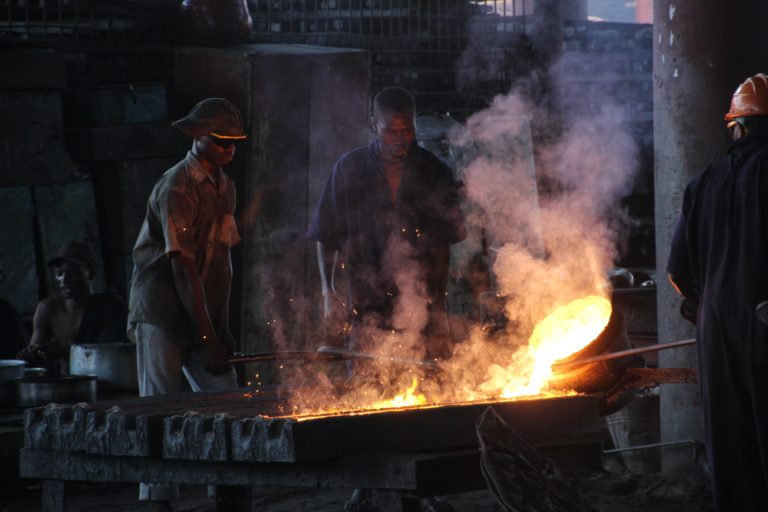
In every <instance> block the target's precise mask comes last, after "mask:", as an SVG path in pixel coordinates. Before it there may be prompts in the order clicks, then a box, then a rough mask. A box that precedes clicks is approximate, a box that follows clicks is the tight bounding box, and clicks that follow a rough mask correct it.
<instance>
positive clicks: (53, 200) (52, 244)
mask: <svg viewBox="0 0 768 512" xmlns="http://www.w3.org/2000/svg"><path fill="white" fill-rule="evenodd" d="M33 193H34V197H35V210H36V212H37V222H38V227H39V229H40V243H41V245H42V248H43V258H44V260H43V261H48V260H49V259H50V258H52V257H53V256H54V255H55V254H56V252H57V251H58V250H59V248H60V247H61V246H62V245H64V244H65V243H66V242H68V241H70V240H80V241H83V242H86V243H88V244H89V245H90V246H91V248H92V250H93V256H94V257H95V258H96V261H97V263H98V268H97V269H96V277H95V278H94V280H93V284H94V288H95V289H97V290H99V289H104V265H103V264H102V262H103V261H104V260H103V258H102V255H101V241H100V239H99V227H98V222H97V215H96V204H95V202H94V195H93V185H92V183H91V181H90V179H81V180H79V181H75V182H72V183H65V184H62V185H50V186H42V185H41V186H36V187H34V189H33ZM46 280H47V283H48V290H57V289H58V288H57V286H56V283H55V281H54V280H53V276H52V275H51V273H50V272H47V273H46Z"/></svg>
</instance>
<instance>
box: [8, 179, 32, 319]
mask: <svg viewBox="0 0 768 512" xmlns="http://www.w3.org/2000/svg"><path fill="white" fill-rule="evenodd" d="M33 218H34V216H33V206H32V193H31V191H30V189H29V188H28V187H10V188H3V189H0V297H3V298H4V299H6V300H7V301H9V302H10V303H11V304H13V306H14V307H15V308H16V309H17V310H18V311H19V312H21V313H32V312H33V311H34V310H35V307H36V306H37V301H38V286H39V284H38V277H37V267H36V258H35V240H34V228H33V223H32V219H33Z"/></svg>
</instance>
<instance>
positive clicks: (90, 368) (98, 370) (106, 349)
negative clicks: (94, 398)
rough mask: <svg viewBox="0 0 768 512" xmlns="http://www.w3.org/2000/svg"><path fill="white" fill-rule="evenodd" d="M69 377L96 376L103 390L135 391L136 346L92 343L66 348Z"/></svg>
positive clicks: (136, 379) (132, 344) (136, 387)
mask: <svg viewBox="0 0 768 512" xmlns="http://www.w3.org/2000/svg"><path fill="white" fill-rule="evenodd" d="M69 373H70V375H95V376H96V377H97V378H98V379H99V386H100V387H101V388H102V389H112V390H136V389H138V387H139V383H138V378H137V377H136V345H135V344H134V343H93V344H82V345H72V346H71V347H70V349H69Z"/></svg>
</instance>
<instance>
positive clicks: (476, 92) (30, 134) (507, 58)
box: [0, 0, 654, 325]
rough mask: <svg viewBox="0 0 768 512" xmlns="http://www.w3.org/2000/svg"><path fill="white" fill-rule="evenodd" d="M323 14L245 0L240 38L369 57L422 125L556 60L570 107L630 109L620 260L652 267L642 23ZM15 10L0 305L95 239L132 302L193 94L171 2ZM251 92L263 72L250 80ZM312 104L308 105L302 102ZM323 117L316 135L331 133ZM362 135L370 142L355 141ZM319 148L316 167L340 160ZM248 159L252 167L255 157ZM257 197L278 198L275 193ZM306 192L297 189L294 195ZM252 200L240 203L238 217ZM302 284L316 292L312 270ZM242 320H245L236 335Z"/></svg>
mask: <svg viewBox="0 0 768 512" xmlns="http://www.w3.org/2000/svg"><path fill="white" fill-rule="evenodd" d="M319 5H320V7H317V8H316V6H314V4H313V5H310V4H300V3H293V4H290V5H289V4H287V3H280V4H275V3H273V2H261V1H252V2H249V6H250V8H251V13H252V16H253V20H254V30H253V32H252V33H251V34H250V37H249V40H248V41H249V42H254V43H267V42H274V43H289V42H290V43H309V44H315V45H322V46H341V47H347V48H362V49H366V50H368V52H369V55H370V92H371V93H375V92H376V91H377V90H378V89H380V88H381V87H384V86H388V85H400V86H404V87H408V88H410V89H412V90H413V91H414V92H415V94H416V97H417V103H418V106H419V111H420V112H419V113H420V114H431V113H439V114H444V113H446V112H449V113H450V114H451V115H452V116H453V118H454V119H457V120H462V119H464V118H466V117H467V116H468V115H470V114H471V113H472V112H475V111H477V110H479V109H481V108H483V107H485V106H486V105H488V104H489V103H490V101H491V100H492V98H493V97H494V96H495V95H496V94H498V93H504V92H507V91H508V90H509V89H510V87H512V86H514V85H515V84H516V83H520V82H522V81H524V80H526V79H529V78H530V77H531V76H540V75H542V73H545V74H546V73H548V72H549V66H550V65H551V64H553V63H554V62H558V61H559V62H560V64H559V65H558V66H557V67H555V74H556V75H557V77H556V78H557V80H558V81H559V82H558V83H559V84H560V87H562V88H563V90H561V91H560V92H565V93H566V94H562V95H561V96H563V97H564V98H566V101H565V102H564V105H563V106H564V107H565V108H569V109H574V108H578V109H590V108H595V107H597V106H596V105H589V104H587V103H584V102H580V100H581V99H583V98H588V97H589V98H594V97H599V95H600V94H606V95H610V96H611V97H612V98H614V99H616V100H617V101H620V102H622V103H624V104H625V105H626V106H628V107H629V109H630V111H631V112H632V119H631V120H630V122H631V124H632V127H633V131H634V133H635V134H636V138H637V140H638V142H639V144H640V147H641V156H642V158H641V164H640V166H641V169H640V171H639V174H638V175H639V178H638V181H637V186H636V188H635V192H634V193H633V194H631V195H630V196H629V197H628V198H627V200H626V208H627V210H628V211H629V213H630V214H631V215H632V216H633V217H635V218H636V219H637V225H636V227H635V228H633V229H632V232H631V233H628V234H627V239H628V240H629V242H628V243H627V246H626V247H625V250H624V252H623V253H622V254H623V256H622V260H623V261H620V262H619V264H624V265H632V266H643V267H651V266H653V265H654V249H653V222H652V218H653V216H652V211H653V193H652V179H651V177H652V171H651V159H650V157H649V156H648V155H650V154H651V152H652V133H651V109H652V106H651V99H650V96H651V93H650V91H651V76H650V74H651V69H650V45H651V42H650V27H649V26H647V25H638V24H633V23H596V22H590V21H587V20H586V14H587V9H586V3H585V2H564V3H561V2H559V1H557V0H541V1H539V2H533V1H530V0H529V1H525V2H524V1H515V2H501V1H499V2H495V1H489V2H486V3H484V4H477V3H470V2H466V1H460V0H439V1H433V2H428V3H427V2H421V1H419V0H399V1H397V2H389V1H387V2H384V3H383V4H382V3H380V2H357V3H355V2H354V1H350V2H343V3H339V2H334V1H329V2H322V3H319ZM536 5H538V6H539V7H538V8H536ZM385 7H386V8H385ZM6 12H7V14H8V24H7V26H8V27H10V28H9V29H7V30H3V31H0V70H1V71H2V72H0V115H2V116H3V118H4V119H6V120H7V121H6V123H4V124H3V126H2V127H0V130H1V131H0V134H1V135H2V144H0V170H1V171H2V172H0V195H2V197H4V198H5V200H4V201H2V202H0V203H2V206H0V208H4V211H3V213H4V215H0V218H3V219H9V220H7V221H4V223H0V238H2V239H3V240H4V242H3V243H2V244H0V295H2V296H3V297H6V298H8V299H9V300H11V301H12V302H13V303H14V304H15V305H16V306H17V308H19V309H20V310H21V312H22V313H23V314H24V315H26V317H27V318H29V315H30V314H31V313H32V311H33V308H34V305H35V303H36V302H37V300H38V299H39V298H41V297H44V296H46V295H47V294H49V293H51V292H53V291H54V287H53V286H52V283H51V282H50V279H49V277H48V273H47V272H46V269H45V267H44V262H45V261H46V260H47V259H48V258H49V257H50V255H51V254H52V253H53V252H54V251H55V250H56V248H57V247H58V245H60V244H61V243H62V242H63V241H64V240H67V239H70V238H80V239H86V240H88V241H89V242H90V243H92V245H93V246H94V247H95V249H96V250H97V253H98V254H99V258H100V261H101V263H102V270H101V272H100V274H99V278H98V281H97V285H98V286H99V287H103V286H107V287H113V288H115V289H117V290H118V291H119V292H121V293H123V294H125V293H126V291H127V284H128V280H129V278H130V271H131V260H130V250H131V247H132V245H133V242H134V241H135V237H136V234H137V233H138V229H139V226H140V222H141V219H142V217H143V214H144V208H145V203H146V199H147V197H148V194H149V191H150V190H151V187H152V185H153V183H154V182H155V181H156V179H157V178H158V177H159V175H160V174H161V173H162V172H163V171H164V170H165V169H167V168H168V166H169V165H170V164H172V163H173V162H175V161H177V160H178V159H180V158H181V157H182V156H183V155H184V153H185V152H186V151H187V149H188V147H189V145H190V142H189V141H188V140H186V139H184V138H183V137H182V136H181V135H180V134H179V133H177V132H176V131H175V130H174V129H173V128H172V127H171V126H170V123H169V121H170V120H172V119H174V118H176V117H179V116H181V115H183V114H184V113H185V112H186V109H188V108H189V106H190V105H191V104H192V103H193V99H195V98H192V95H194V94H192V93H193V92H195V91H196V90H195V88H194V87H190V80H191V79H190V78H189V77H188V76H187V75H179V73H178V68H177V66H176V63H178V60H177V59H176V58H175V56H176V55H178V53H175V52H176V51H177V48H179V47H180V46H183V45H185V44H187V43H188V41H184V39H183V38H182V36H181V33H180V30H179V24H178V5H177V4H176V3H174V2H167V1H162V0H143V1H141V2H136V1H128V0H124V1H122V0H116V1H106V0H105V1H93V2H79V1H76V2H69V3H66V4H61V5H59V4H57V5H56V6H48V4H47V3H43V4H35V5H34V6H33V5H30V4H29V3H26V4H24V5H21V4H14V6H11V7H8V9H7V11H6ZM561 57H562V58H561ZM207 70H208V69H207V68H206V67H205V66H202V67H201V68H200V70H199V72H200V73H201V74H205V73H206V71H207ZM211 76H213V75H211ZM303 78H304V79H305V80H308V77H303ZM259 80H264V83H269V81H270V80H271V78H270V77H269V76H264V77H263V78H262V77H254V78H253V81H254V83H255V82H257V81H259ZM306 83H307V86H308V87H310V86H311V87H310V89H312V87H315V86H314V85H312V84H311V82H306ZM239 85H241V84H233V83H230V84H229V86H230V89H232V87H234V88H235V89H237V87H238V86H239ZM310 89H307V90H308V91H310ZM197 91H198V92H200V93H202V90H197ZM287 91H288V90H286V92H287ZM310 92H311V91H310ZM324 92H325V91H324ZM226 94H228V95H229V94H232V95H235V96H237V95H238V94H239V96H238V98H239V99H238V100H235V101H236V102H237V101H239V102H241V103H242V105H243V106H244V107H243V108H246V110H249V109H250V107H247V106H246V105H245V103H244V102H245V96H244V93H242V92H240V93H238V92H237V91H235V90H234V89H232V90H231V91H229V90H228V91H227V92H226ZM198 95H199V94H198ZM569 98H570V100H569ZM320 100H321V98H318V97H317V95H315V96H314V97H311V96H308V95H304V96H303V97H302V100H301V101H302V102H303V101H308V102H313V101H314V102H318V101H320ZM571 100H579V101H571ZM318 104H320V103H318ZM249 111H250V110H249ZM317 119H320V118H317ZM317 123H319V124H324V123H333V120H332V119H330V118H328V119H323V123H320V122H319V121H318V122H317ZM317 123H316V124H314V125H312V126H313V128H312V132H313V133H317V132H318V131H319V130H322V127H320V126H319V124H317ZM361 123H362V124H363V126H362V127H361V129H362V130H366V127H365V126H364V120H363V121H361ZM366 137H367V133H366V132H364V131H363V132H361V135H360V140H364V139H365V138H366ZM315 147H320V146H318V145H317V144H316V145H315ZM326 150H327V152H328V151H330V152H328V153H327V154H324V156H323V158H322V159H321V160H323V161H326V160H328V161H331V160H332V159H333V158H334V156H335V154H336V153H338V152H340V150H339V149H338V148H336V147H335V146H330V147H328V148H326ZM331 153H333V154H331ZM250 165H251V166H252V167H251V168H250V169H249V170H250V171H254V172H257V171H258V166H259V161H258V159H255V160H251V163H250ZM246 172H248V171H247V170H246V169H245V168H243V169H239V170H238V169H235V171H234V177H235V179H236V180H237V181H238V185H239V188H240V193H241V195H242V194H244V193H245V191H246V190H248V185H247V182H246V180H245V173H246ZM315 188H316V187H315ZM302 190H303V189H302ZM308 190H310V192H311V193H315V192H316V190H314V188H312V187H310V189H308ZM262 193H263V194H266V195H267V196H269V195H270V189H269V188H268V187H266V188H264V190H263V191H262ZM285 193H287V192H284V191H283V192H280V194H285ZM297 193H298V192H297ZM311 193H310V194H309V195H308V194H307V193H305V192H301V195H302V196H303V197H304V199H302V201H303V202H306V201H307V199H306V198H308V197H310V195H311ZM241 198H243V197H242V196H241ZM243 199H244V198H243ZM247 206H248V203H247V201H244V200H243V201H241V202H240V208H241V211H240V212H239V215H241V216H242V215H244V214H245V213H246V212H245V210H244V208H246V207H247ZM279 220H280V219H278V218H275V219H274V221H275V222H278V221H279ZM246 245H247V243H246ZM244 258H245V255H244V253H243V249H238V250H236V251H235V262H236V265H237V267H238V268H236V273H238V274H239V275H244V274H245V269H244V268H243V265H244V263H243V262H244ZM304 259H305V260H307V258H306V257H305V258H304ZM307 261H308V260H307ZM307 265H309V264H307ZM307 268H308V267H307ZM306 272H308V270H307V271H305V278H306V279H307V282H308V283H309V282H310V281H312V280H313V277H314V276H309V275H307V274H306ZM238 286H241V284H238ZM236 292H237V293H236V295H237V296H238V297H242V296H244V295H243V294H242V293H240V292H241V291H240V290H236ZM243 293H244V292H243ZM257 295H258V294H257ZM263 298H264V297H259V296H254V297H252V300H253V301H254V302H258V301H260V300H263ZM237 300H238V299H236V301H237ZM243 303H245V301H243ZM247 314H248V313H247V312H245V311H242V310H236V311H235V312H234V315H235V316H236V318H235V325H243V322H242V320H243V318H244V317H245V316H246V315H247Z"/></svg>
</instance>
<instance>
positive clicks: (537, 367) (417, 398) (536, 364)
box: [291, 295, 612, 419]
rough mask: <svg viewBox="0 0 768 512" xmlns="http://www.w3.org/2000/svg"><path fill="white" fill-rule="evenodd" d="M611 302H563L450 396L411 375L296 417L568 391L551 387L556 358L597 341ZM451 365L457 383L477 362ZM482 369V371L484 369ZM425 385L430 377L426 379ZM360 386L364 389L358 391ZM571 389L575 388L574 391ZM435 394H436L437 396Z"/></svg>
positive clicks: (298, 410)
mask: <svg viewBox="0 0 768 512" xmlns="http://www.w3.org/2000/svg"><path fill="white" fill-rule="evenodd" d="M611 309H612V308H611V302H610V301H609V300H608V299H606V298H604V297H600V296H597V295H589V296H586V297H583V298H581V299H576V300H573V301H571V302H569V303H568V304H565V305H563V306H560V307H558V308H556V309H555V310H554V311H552V312H551V313H550V314H549V315H547V316H546V317H545V318H544V319H543V320H541V321H540V322H539V323H538V324H536V327H535V328H534V329H533V332H532V333H531V335H530V337H529V338H528V344H527V345H526V346H523V347H521V348H520V349H518V352H516V353H515V354H513V355H512V357H511V359H512V361H511V362H510V361H509V360H508V361H507V363H508V365H507V366H506V367H502V366H501V365H499V364H495V363H494V364H490V366H488V367H487V369H486V373H485V374H486V378H485V380H484V381H483V382H482V383H480V384H479V386H478V385H477V384H475V386H476V387H472V388H464V389H465V393H463V398H462V397H461V395H462V394H459V395H456V394H453V395H451V397H450V398H448V399H447V400H446V398H447V397H442V396H439V395H441V393H432V392H427V395H429V396H427V395H425V394H424V393H422V392H419V391H417V389H418V388H419V380H418V379H417V377H415V376H414V377H412V379H411V384H410V386H409V387H408V388H407V389H406V390H405V391H404V392H403V393H401V394H398V395H396V396H394V398H391V399H386V400H370V397H369V399H368V400H365V399H363V396H364V395H358V396H355V394H354V393H352V394H351V395H349V396H345V397H342V398H341V400H340V402H337V403H336V404H333V405H331V404H328V403H326V405H325V406H322V405H315V406H313V405H310V406H309V407H307V406H306V405H305V406H304V407H298V408H295V409H294V413H293V414H291V416H293V417H296V418H297V419H310V418H314V417H322V416H328V415H337V414H343V415H346V414H365V413H366V411H367V412H368V413H370V412H372V411H375V410H381V409H403V408H411V407H435V406H437V405H439V404H440V403H443V404H446V403H454V404H455V403H467V402H476V401H488V400H500V399H502V400H503V399H513V398H518V397H534V396H538V397H539V398H542V397H548V396H555V395H563V394H569V392H568V391H567V390H554V391H550V390H548V389H547V386H548V384H549V381H550V380H551V378H552V363H554V362H555V361H558V360H560V359H564V358H566V357H568V356H570V355H572V354H574V353H576V352H578V351H580V350H582V349H583V348H584V347H586V346H587V345H589V344H590V343H592V342H593V341H594V340H595V339H596V338H597V337H598V336H599V335H600V333H602V332H603V330H604V329H605V327H606V326H607V325H608V321H609V320H610V316H611ZM454 363H455V365H454V366H452V367H450V366H449V367H445V368H444V370H445V375H447V376H448V377H449V378H448V379H447V380H448V381H450V380H454V381H455V382H458V381H459V380H460V377H461V374H464V373H470V372H472V370H473V368H472V367H471V366H472V365H471V364H470V365H465V364H463V363H462V361H461V359H459V360H458V361H454ZM481 371H482V370H481ZM424 384H426V382H425V383H424ZM358 391H359V390H358ZM570 393H574V392H573V391H571V392H570ZM433 395H434V396H433ZM542 395H543V396H542Z"/></svg>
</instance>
